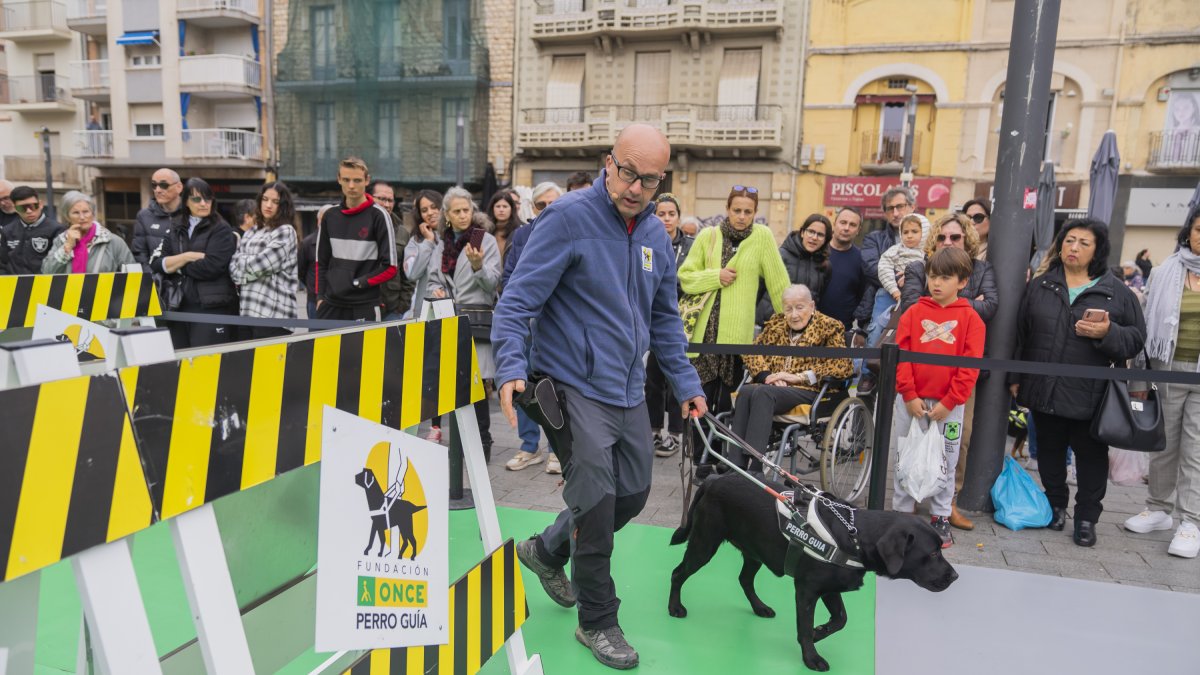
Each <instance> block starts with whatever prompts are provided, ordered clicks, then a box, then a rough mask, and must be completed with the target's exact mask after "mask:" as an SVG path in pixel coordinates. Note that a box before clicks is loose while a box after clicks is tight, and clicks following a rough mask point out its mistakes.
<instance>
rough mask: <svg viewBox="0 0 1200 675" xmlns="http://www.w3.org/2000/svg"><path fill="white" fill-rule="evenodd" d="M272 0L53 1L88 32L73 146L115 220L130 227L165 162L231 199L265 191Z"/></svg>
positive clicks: (78, 70) (77, 60) (72, 78)
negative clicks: (265, 44)
mask: <svg viewBox="0 0 1200 675" xmlns="http://www.w3.org/2000/svg"><path fill="white" fill-rule="evenodd" d="M266 1H267V0H161V1H159V0H120V1H113V0H69V2H67V3H56V2H51V3H46V4H51V5H63V7H64V9H63V10H62V11H63V13H64V14H65V25H66V27H67V28H68V29H69V30H70V31H71V33H72V34H74V35H75V36H77V37H78V39H79V41H80V46H79V50H78V53H77V54H76V56H75V57H74V59H73V60H72V61H71V63H70V75H69V80H67V82H68V83H69V84H68V91H69V92H70V95H71V96H72V97H73V98H74V99H75V100H76V101H80V102H82V105H83V113H82V115H80V116H79V119H78V121H77V122H76V124H75V128H74V129H71V130H70V131H69V132H68V133H67V135H66V137H65V138H64V143H66V144H69V145H70V147H71V148H72V152H73V153H74V154H75V155H76V156H77V157H78V160H77V161H78V163H79V164H80V165H82V166H83V167H85V168H86V169H87V176H88V180H86V181H85V184H86V189H88V190H89V191H91V192H93V193H94V194H95V195H96V198H97V202H98V204H99V207H100V212H101V215H102V217H103V218H104V220H105V223H106V224H107V225H110V226H111V227H114V228H116V229H117V230H118V231H122V232H124V231H126V230H127V229H128V227H129V226H130V225H131V224H132V222H133V219H134V217H135V216H136V214H137V212H138V210H139V209H141V208H142V207H143V206H145V205H146V204H147V203H148V202H149V201H150V199H151V196H152V191H151V189H150V186H149V178H150V175H151V174H152V173H153V171H154V170H156V169H158V168H160V167H170V168H172V169H175V170H176V171H178V172H179V174H180V175H181V176H182V177H183V178H184V179H187V178H189V177H192V176H196V177H200V178H204V179H205V180H206V181H208V182H209V183H210V184H211V185H212V186H213V189H214V191H215V192H216V193H217V197H218V203H219V204H222V208H227V207H228V205H230V204H231V203H232V201H233V200H234V199H239V198H244V197H252V196H254V195H255V194H257V192H258V188H259V186H260V185H261V184H262V181H263V178H264V176H265V175H266V167H267V166H268V164H269V157H268V148H269V147H270V143H271V134H270V131H269V128H268V125H266V124H265V116H264V108H265V104H264V96H266V95H267V92H268V83H267V77H268V73H267V70H266V69H265V68H264V67H263V65H264V62H265V59H264V58H263V49H262V39H263V36H264V31H265V29H266V27H265V26H264V17H265V14H264V6H265V2H266ZM6 4H7V2H6Z"/></svg>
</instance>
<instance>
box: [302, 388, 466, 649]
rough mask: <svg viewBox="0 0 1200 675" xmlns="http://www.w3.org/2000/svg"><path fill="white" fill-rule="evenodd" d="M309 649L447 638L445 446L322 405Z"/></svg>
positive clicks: (437, 642)
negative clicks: (314, 630)
mask: <svg viewBox="0 0 1200 675" xmlns="http://www.w3.org/2000/svg"><path fill="white" fill-rule="evenodd" d="M322 425H323V427H324V433H323V436H322V443H321V511H320V529H319V531H318V542H317V637H316V649H317V651H321V652H332V651H341V650H352V649H375V648H380V647H413V646H421V645H440V644H446V643H447V641H448V639H449V622H448V615H449V611H448V610H449V608H448V605H447V602H448V600H447V598H448V590H447V589H448V587H449V556H448V545H449V536H448V531H447V526H448V518H449V504H448V503H447V496H448V494H449V490H450V485H449V471H448V467H447V458H446V449H445V448H443V447H442V446H440V445H437V444H435V443H429V442H427V441H424V440H421V439H418V438H416V437H414V436H410V435H408V434H405V433H402V432H400V431H396V430H395V429H390V428H388V427H384V426H381V425H378V424H375V423H373V422H371V421H369V420H365V419H363V418H361V417H357V416H355V415H351V414H349V413H346V412H343V411H340V410H337V409H335V408H331V407H326V408H325V412H324V420H323V423H322Z"/></svg>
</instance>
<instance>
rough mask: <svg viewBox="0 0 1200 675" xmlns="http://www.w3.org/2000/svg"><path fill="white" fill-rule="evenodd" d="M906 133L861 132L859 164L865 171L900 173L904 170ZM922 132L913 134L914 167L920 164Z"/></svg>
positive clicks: (871, 172)
mask: <svg viewBox="0 0 1200 675" xmlns="http://www.w3.org/2000/svg"><path fill="white" fill-rule="evenodd" d="M904 143H905V135H904V134H896V133H880V132H878V131H864V132H863V133H862V134H860V146H859V164H860V166H861V167H862V171H863V173H868V174H898V173H900V172H901V171H903V170H904ZM920 159H921V132H919V131H918V132H916V133H915V134H913V155H912V165H913V168H914V169H915V168H917V167H918V166H920Z"/></svg>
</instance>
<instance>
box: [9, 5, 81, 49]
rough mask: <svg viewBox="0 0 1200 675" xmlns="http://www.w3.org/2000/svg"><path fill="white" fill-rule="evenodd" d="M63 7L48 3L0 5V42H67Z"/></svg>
mask: <svg viewBox="0 0 1200 675" xmlns="http://www.w3.org/2000/svg"><path fill="white" fill-rule="evenodd" d="M70 39H71V29H70V28H69V27H68V26H67V6H66V5H64V4H63V3H61V2H51V1H50V0H32V1H31V2H5V3H3V4H0V40H12V41H13V42H46V41H51V40H70Z"/></svg>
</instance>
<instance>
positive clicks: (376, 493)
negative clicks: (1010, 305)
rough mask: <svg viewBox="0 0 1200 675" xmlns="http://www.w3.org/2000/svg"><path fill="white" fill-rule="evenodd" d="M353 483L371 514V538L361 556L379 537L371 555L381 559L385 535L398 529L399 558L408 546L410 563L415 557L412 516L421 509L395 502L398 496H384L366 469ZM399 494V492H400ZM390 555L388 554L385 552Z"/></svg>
mask: <svg viewBox="0 0 1200 675" xmlns="http://www.w3.org/2000/svg"><path fill="white" fill-rule="evenodd" d="M354 483H355V485H358V486H359V487H361V488H362V489H363V492H364V493H366V495H367V508H368V509H370V514H371V535H370V538H369V539H368V540H367V547H366V548H365V549H363V555H369V554H370V552H371V545H372V544H374V543H375V538H376V537H378V538H379V552H378V553H376V554H375V555H376V556H378V557H383V555H384V553H383V547H384V544H385V543H386V542H387V537H386V536H385V533H387V532H388V531H389V530H391V529H392V528H397V529H398V530H399V536H400V541H401V542H402V543H401V544H400V555H399V556H397V557H398V558H400V559H403V558H404V552H405V551H406V550H407V549H408V547H409V546H412V556H411V558H410V560H416V558H417V536H416V534H414V532H413V514H414V513H417V512H418V511H421V510H422V509H424V508H425V506H417V505H416V504H413V503H412V502H409V501H405V500H403V499H399V498H398V497H399V496H400V495H399V494H397V495H394V496H391V495H384V493H383V488H381V487H380V486H379V481H377V480H375V474H374V473H373V472H372V471H371V470H370V469H363V470H362V471H360V472H358V473H357V474H356V475H355V476H354ZM401 494H402V493H401ZM389 552H390V551H389Z"/></svg>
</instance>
